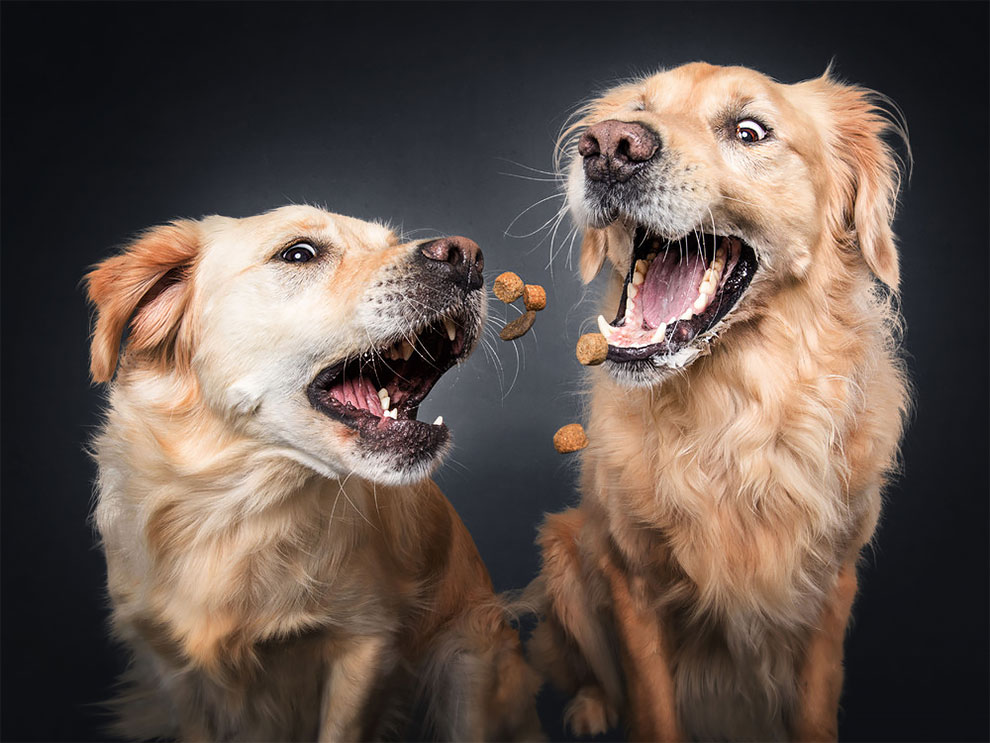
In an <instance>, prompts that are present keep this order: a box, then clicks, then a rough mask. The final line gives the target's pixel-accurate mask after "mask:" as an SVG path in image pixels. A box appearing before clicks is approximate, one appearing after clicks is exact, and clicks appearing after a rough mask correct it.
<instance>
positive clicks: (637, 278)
mask: <svg viewBox="0 0 990 743" xmlns="http://www.w3.org/2000/svg"><path fill="white" fill-rule="evenodd" d="M644 281H646V276H645V275H644V274H641V273H640V272H639V271H637V272H636V273H634V274H633V278H632V284H633V286H639V285H640V284H642V283H643V282H644Z"/></svg>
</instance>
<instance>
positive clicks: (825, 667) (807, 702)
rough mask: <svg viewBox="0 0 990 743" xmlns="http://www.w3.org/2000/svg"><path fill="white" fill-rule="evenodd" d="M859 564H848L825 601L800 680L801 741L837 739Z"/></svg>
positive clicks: (796, 733)
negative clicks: (844, 657) (844, 648)
mask: <svg viewBox="0 0 990 743" xmlns="http://www.w3.org/2000/svg"><path fill="white" fill-rule="evenodd" d="M856 589H857V581H856V565H855V564H854V563H849V564H846V565H844V566H843V567H842V569H841V570H840V571H839V579H838V581H837V582H836V584H835V588H833V589H832V593H831V595H829V597H828V598H827V600H826V601H825V606H824V608H823V610H822V615H821V618H820V619H819V621H818V626H817V627H816V628H815V630H814V632H813V633H812V635H811V639H810V641H809V643H808V650H807V653H806V654H805V657H804V662H803V664H802V667H801V668H800V674H799V677H798V695H799V696H798V708H797V714H796V715H795V719H794V723H793V725H792V731H791V737H792V738H793V739H794V740H797V741H826V740H837V739H838V735H839V727H838V719H837V717H838V709H839V695H840V694H841V692H842V676H843V671H842V646H843V641H844V639H845V634H846V625H847V624H848V622H849V612H850V610H851V609H852V603H853V599H854V598H855V597H856Z"/></svg>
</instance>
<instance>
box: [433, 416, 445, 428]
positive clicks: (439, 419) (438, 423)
mask: <svg viewBox="0 0 990 743" xmlns="http://www.w3.org/2000/svg"><path fill="white" fill-rule="evenodd" d="M433 425H434V426H441V425H443V416H442V415H438V416H437V419H436V420H435V421H433Z"/></svg>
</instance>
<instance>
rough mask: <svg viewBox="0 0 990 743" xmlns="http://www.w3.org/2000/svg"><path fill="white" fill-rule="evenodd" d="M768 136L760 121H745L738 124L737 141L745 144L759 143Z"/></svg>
mask: <svg viewBox="0 0 990 743" xmlns="http://www.w3.org/2000/svg"><path fill="white" fill-rule="evenodd" d="M766 136H767V130H766V129H765V128H764V127H763V125H762V124H760V122H758V121H753V120H752V119H744V120H743V121H740V122H739V123H738V124H736V139H738V140H739V141H740V142H743V143H744V144H753V143H754V142H759V141H760V140H761V139H764V138H765V137H766Z"/></svg>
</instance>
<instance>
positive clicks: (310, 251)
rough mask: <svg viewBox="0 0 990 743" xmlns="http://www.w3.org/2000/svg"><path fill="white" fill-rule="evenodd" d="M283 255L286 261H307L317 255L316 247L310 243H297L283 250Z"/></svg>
mask: <svg viewBox="0 0 990 743" xmlns="http://www.w3.org/2000/svg"><path fill="white" fill-rule="evenodd" d="M281 257H282V260H283V261H285V262H286V263H305V262H306V261H309V260H312V259H313V258H315V257H316V248H314V247H313V246H312V245H310V244H309V243H296V244H295V245H293V246H292V247H291V248H286V249H285V250H283V251H282V256H281Z"/></svg>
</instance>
